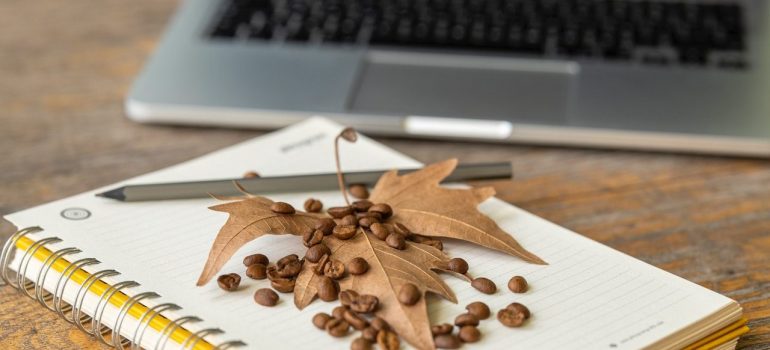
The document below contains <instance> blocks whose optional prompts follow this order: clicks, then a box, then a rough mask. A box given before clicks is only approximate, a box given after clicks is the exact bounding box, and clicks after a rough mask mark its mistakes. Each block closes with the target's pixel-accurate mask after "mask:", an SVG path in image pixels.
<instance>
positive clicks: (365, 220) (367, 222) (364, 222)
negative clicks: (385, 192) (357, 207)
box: [358, 216, 380, 228]
mask: <svg viewBox="0 0 770 350" xmlns="http://www.w3.org/2000/svg"><path fill="white" fill-rule="evenodd" d="M379 222H380V220H379V219H377V218H375V217H374V216H364V217H362V218H360V219H358V226H361V227H366V228H369V227H371V226H372V224H377V223H379Z"/></svg>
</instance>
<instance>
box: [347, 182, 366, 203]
mask: <svg viewBox="0 0 770 350" xmlns="http://www.w3.org/2000/svg"><path fill="white" fill-rule="evenodd" d="M348 192H350V194H352V195H353V197H356V198H360V199H367V198H369V190H368V189H367V188H366V186H364V185H361V184H353V185H350V187H349V188H348Z"/></svg>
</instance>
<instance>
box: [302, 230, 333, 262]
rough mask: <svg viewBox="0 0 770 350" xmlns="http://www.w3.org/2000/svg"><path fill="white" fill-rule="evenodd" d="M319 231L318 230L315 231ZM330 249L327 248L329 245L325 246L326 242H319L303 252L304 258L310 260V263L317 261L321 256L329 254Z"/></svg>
mask: <svg viewBox="0 0 770 350" xmlns="http://www.w3.org/2000/svg"><path fill="white" fill-rule="evenodd" d="M316 232H319V231H316ZM331 253H332V251H331V250H329V247H327V246H326V244H323V243H320V244H316V245H314V246H312V247H310V248H308V249H307V251H306V252H305V260H307V261H310V262H312V263H317V262H318V261H319V260H321V257H322V256H324V255H327V254H331Z"/></svg>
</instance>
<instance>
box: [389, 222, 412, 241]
mask: <svg viewBox="0 0 770 350" xmlns="http://www.w3.org/2000/svg"><path fill="white" fill-rule="evenodd" d="M393 232H395V233H398V234H400V235H402V236H404V237H409V236H410V235H411V234H412V231H410V230H409V229H408V228H406V226H404V225H403V224H402V223H400V222H397V223H396V224H395V225H393Z"/></svg>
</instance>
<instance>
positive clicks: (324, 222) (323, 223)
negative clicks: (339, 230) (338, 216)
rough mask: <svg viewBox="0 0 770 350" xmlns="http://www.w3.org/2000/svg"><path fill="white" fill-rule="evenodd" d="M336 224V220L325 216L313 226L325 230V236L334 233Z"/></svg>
mask: <svg viewBox="0 0 770 350" xmlns="http://www.w3.org/2000/svg"><path fill="white" fill-rule="evenodd" d="M334 226H337V223H336V222H334V220H332V219H330V218H323V219H319V220H318V222H316V224H315V226H314V227H313V228H315V229H316V230H320V231H321V232H323V233H324V236H328V235H330V234H332V230H334Z"/></svg>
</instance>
